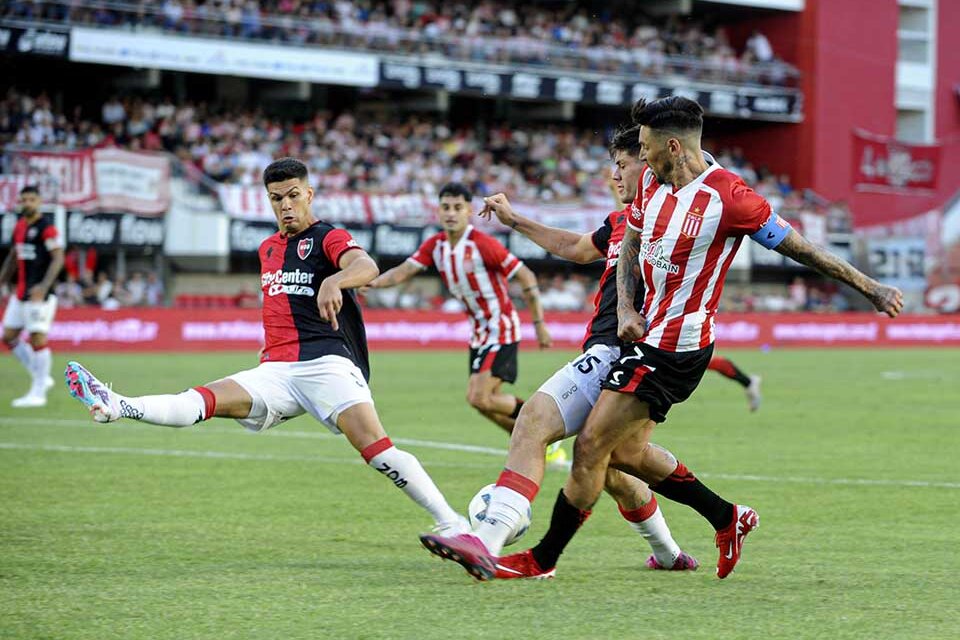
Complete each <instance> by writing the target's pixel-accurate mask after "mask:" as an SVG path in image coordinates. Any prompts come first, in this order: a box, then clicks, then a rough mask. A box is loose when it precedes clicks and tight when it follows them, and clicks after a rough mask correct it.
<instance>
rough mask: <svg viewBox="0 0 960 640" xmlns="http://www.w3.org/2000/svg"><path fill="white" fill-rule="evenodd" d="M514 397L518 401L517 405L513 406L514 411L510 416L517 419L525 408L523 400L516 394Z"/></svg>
mask: <svg viewBox="0 0 960 640" xmlns="http://www.w3.org/2000/svg"><path fill="white" fill-rule="evenodd" d="M514 399H515V400H516V401H517V406H515V407H514V408H513V413H511V414H510V417H511V418H513V419H514V420H516V419H517V416H519V415H520V409H523V400H521V399H520V398H517V397H516V396H514Z"/></svg>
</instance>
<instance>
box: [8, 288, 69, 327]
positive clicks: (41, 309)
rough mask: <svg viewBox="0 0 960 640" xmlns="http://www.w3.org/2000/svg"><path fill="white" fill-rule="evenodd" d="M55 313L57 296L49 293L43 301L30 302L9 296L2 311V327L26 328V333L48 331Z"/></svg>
mask: <svg viewBox="0 0 960 640" xmlns="http://www.w3.org/2000/svg"><path fill="white" fill-rule="evenodd" d="M56 313H57V296H54V295H49V296H47V299H46V300H44V301H43V302H30V301H29V300H27V301H24V300H20V299H19V298H17V297H16V296H10V300H8V301H7V310H6V311H4V312H3V328H4V329H26V330H27V333H50V325H51V324H53V316H54V315H56Z"/></svg>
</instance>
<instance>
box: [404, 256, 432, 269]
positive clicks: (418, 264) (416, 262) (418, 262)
mask: <svg viewBox="0 0 960 640" xmlns="http://www.w3.org/2000/svg"><path fill="white" fill-rule="evenodd" d="M406 261H407V262H412V263H413V264H415V265H417V266H418V267H420V268H421V269H426V268H427V265H425V264H423V263H422V262H420V261H419V260H417V259H416V258H414V257H413V256H410V257H409V258H407V260H406Z"/></svg>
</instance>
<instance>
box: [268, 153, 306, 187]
mask: <svg viewBox="0 0 960 640" xmlns="http://www.w3.org/2000/svg"><path fill="white" fill-rule="evenodd" d="M291 178H297V179H298V180H306V179H307V165H305V164H303V163H302V162H300V161H299V160H297V159H296V158H279V159H278V160H274V161H273V162H271V163H270V164H269V165H267V168H266V169H264V170H263V186H265V187H266V186H268V185H270V183H272V182H283V181H284V180H289V179H291Z"/></svg>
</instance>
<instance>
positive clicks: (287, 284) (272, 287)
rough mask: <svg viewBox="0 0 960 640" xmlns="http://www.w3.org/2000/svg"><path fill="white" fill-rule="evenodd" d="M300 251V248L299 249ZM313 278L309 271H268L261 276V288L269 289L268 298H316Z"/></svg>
mask: <svg viewBox="0 0 960 640" xmlns="http://www.w3.org/2000/svg"><path fill="white" fill-rule="evenodd" d="M298 250H299V247H298ZM313 276H314V274H312V273H310V272H309V271H301V270H300V269H295V270H293V271H284V270H283V269H277V270H276V271H268V272H266V273H264V274H263V275H262V276H260V286H261V287H266V288H267V295H268V296H278V295H280V294H283V293H285V294H287V295H291V296H311V297H312V296H314V295H316V293H315V292H314V290H313V287H312V286H309V285H312V284H313Z"/></svg>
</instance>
